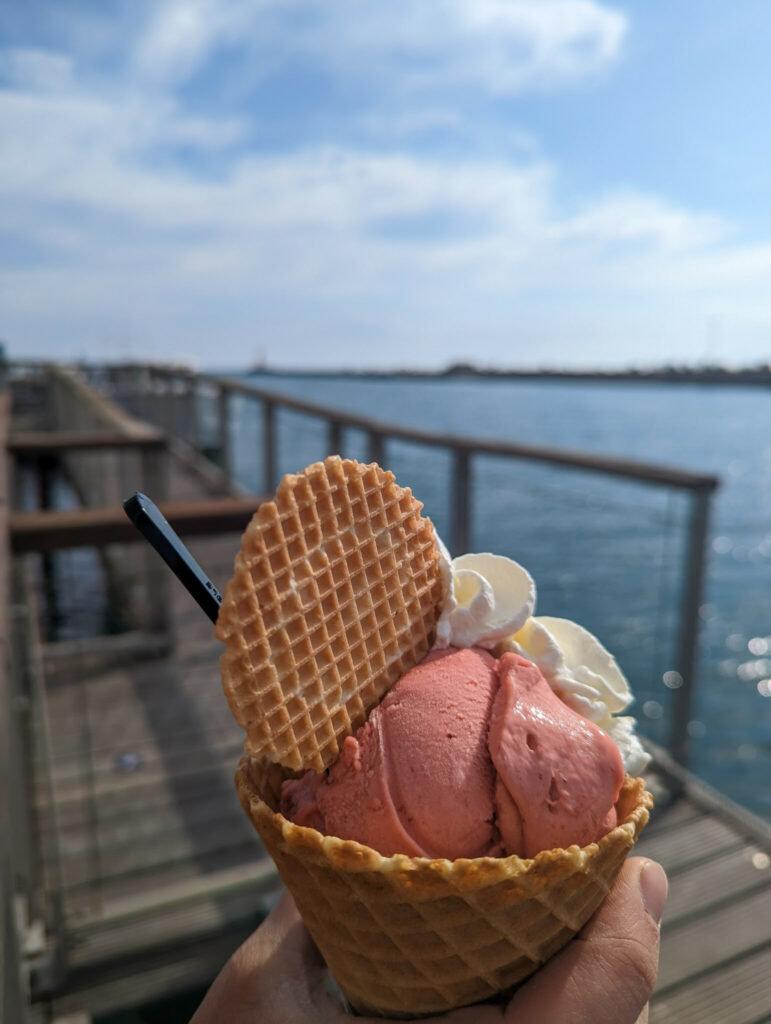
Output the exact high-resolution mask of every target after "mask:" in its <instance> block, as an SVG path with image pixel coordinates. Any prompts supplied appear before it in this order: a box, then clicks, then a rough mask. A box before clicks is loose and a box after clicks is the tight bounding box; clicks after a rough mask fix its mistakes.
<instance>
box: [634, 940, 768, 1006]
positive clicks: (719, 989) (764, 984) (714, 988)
mask: <svg viewBox="0 0 771 1024" xmlns="http://www.w3.org/2000/svg"><path fill="white" fill-rule="evenodd" d="M770 1018H771V946H765V947H764V948H763V949H760V950H758V951H757V952H754V953H751V954H749V955H748V956H746V957H744V958H742V959H741V960H737V961H734V962H733V963H730V964H728V965H726V966H723V967H718V968H716V969H714V970H712V971H710V973H709V974H708V975H707V976H706V977H699V979H698V980H697V981H695V982H694V983H693V984H689V985H685V986H683V987H682V988H679V989H675V990H672V991H670V992H667V993H662V994H661V995H659V994H658V993H654V996H653V999H652V1000H651V1007H650V1024H760V1022H761V1021H768V1020H769V1019H770Z"/></svg>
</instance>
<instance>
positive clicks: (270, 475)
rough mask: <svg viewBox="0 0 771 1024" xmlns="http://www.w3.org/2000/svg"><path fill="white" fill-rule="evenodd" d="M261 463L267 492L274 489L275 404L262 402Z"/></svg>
mask: <svg viewBox="0 0 771 1024" xmlns="http://www.w3.org/2000/svg"><path fill="white" fill-rule="evenodd" d="M262 431H263V433H262V445H263V447H262V464H263V466H264V467H265V476H264V485H265V490H266V492H267V493H268V494H270V493H271V491H274V490H275V489H276V404H275V402H267V401H266V402H263V403H262Z"/></svg>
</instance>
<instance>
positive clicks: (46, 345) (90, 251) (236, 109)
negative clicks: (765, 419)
mask: <svg viewBox="0 0 771 1024" xmlns="http://www.w3.org/2000/svg"><path fill="white" fill-rule="evenodd" d="M770 106H771V5H769V4H768V3H767V2H766V0H757V2H750V0H737V2H736V3H733V4H726V3H724V2H723V0H700V3H699V4H694V3H693V2H692V0H667V2H666V3H654V4H651V3H643V2H641V0H639V2H636V3H631V2H629V3H620V2H616V3H599V2H594V0H422V2H421V3H417V4H416V3H414V2H407V0H389V2H388V3H385V2H380V3H375V2H368V0H357V2H352V0H158V2H146V0H123V2H121V0H101V2H100V3H98V4H95V3H92V2H90V0H83V2H78V0H68V2H57V0H47V2H41V0H25V3H23V4H22V3H5V4H0V339H2V341H3V342H4V344H5V347H6V350H7V352H8V353H9V354H10V355H11V357H13V358H17V359H23V358H36V359H37V358H46V359H48V358H55V359H61V360H83V359H87V360H90V361H101V360H106V361H110V362H117V361H125V360H159V361H165V362H174V363H179V362H184V363H188V364H191V365H193V366H194V367H198V368H201V369H209V368H218V367H223V368H228V369H238V368H245V367H248V366H252V365H255V364H264V365H267V366H269V367H273V368H282V367H283V368H296V369H300V368H316V367H319V368H321V367H341V368H352V369H363V368H369V367H378V368H384V369H396V368H402V367H403V368H416V369H435V368H442V367H444V366H447V365H449V364H452V363H456V362H471V363H474V364H475V365H477V366H479V367H480V368H507V367H512V368H515V367H522V368H534V367H550V368H559V367H572V368H579V367H580V368H594V367H606V368H613V367H626V366H638V367H646V366H653V365H657V364H661V363H675V364H700V363H717V362H722V363H727V364H729V365H747V364H757V363H760V362H762V363H765V362H768V361H769V359H771V174H770V173H769V166H770V165H771V117H770V116H769V107H770Z"/></svg>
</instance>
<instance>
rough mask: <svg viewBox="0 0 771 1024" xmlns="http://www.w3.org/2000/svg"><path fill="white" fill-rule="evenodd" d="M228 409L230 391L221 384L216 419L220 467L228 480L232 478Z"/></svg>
mask: <svg viewBox="0 0 771 1024" xmlns="http://www.w3.org/2000/svg"><path fill="white" fill-rule="evenodd" d="M229 410H230V391H229V390H228V388H227V387H225V386H224V385H223V384H220V386H219V392H218V394H217V420H218V431H219V437H218V440H219V449H220V467H221V468H222V470H223V472H224V473H225V476H226V477H227V479H228V481H229V482H230V481H231V479H232V473H233V465H232V456H231V451H230V424H229V423H228V413H229Z"/></svg>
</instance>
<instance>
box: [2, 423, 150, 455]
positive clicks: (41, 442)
mask: <svg viewBox="0 0 771 1024" xmlns="http://www.w3.org/2000/svg"><path fill="white" fill-rule="evenodd" d="M165 444H166V436H165V434H163V433H162V432H161V431H160V430H155V428H153V427H147V428H146V429H145V431H144V432H143V433H132V434H125V433H120V432H118V431H97V430H93V431H83V430H56V431H47V430H29V431H25V432H24V433H20V434H11V435H10V436H9V437H8V440H7V442H6V448H7V449H8V451H9V452H10V453H11V454H12V455H17V456H27V457H30V456H33V455H50V454H55V453H64V454H66V453H67V452H72V451H98V450H100V449H104V448H154V447H155V448H162V447H163V446H164V445H165Z"/></svg>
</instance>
